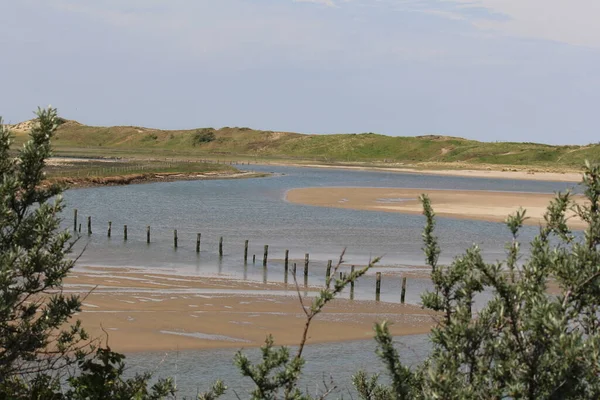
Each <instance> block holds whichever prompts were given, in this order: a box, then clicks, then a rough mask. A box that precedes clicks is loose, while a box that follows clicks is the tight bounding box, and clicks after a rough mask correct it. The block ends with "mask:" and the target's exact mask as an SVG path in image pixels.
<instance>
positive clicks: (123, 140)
mask: <svg viewBox="0 0 600 400" xmlns="http://www.w3.org/2000/svg"><path fill="white" fill-rule="evenodd" d="M195 132H196V129H193V130H172V131H168V130H158V129H150V128H142V127H133V126H118V127H93V126H86V125H82V124H80V123H78V122H75V121H66V122H65V123H63V124H62V125H61V126H60V127H59V128H58V130H57V134H56V139H55V141H54V147H55V152H56V154H58V155H77V156H90V157H97V156H99V155H103V156H106V155H110V156H114V157H135V158H153V159H156V158H161V157H170V158H174V159H178V158H179V159H183V158H190V159H201V158H210V159H213V160H214V159H218V158H220V159H235V160H252V159H255V160H256V159H261V160H288V161H289V160H296V161H312V162H321V163H365V162H369V163H388V164H389V163H396V164H420V163H424V164H427V163H433V164H440V163H441V164H446V163H448V164H468V165H469V166H472V167H475V168H477V167H481V166H485V165H492V166H506V165H510V166H522V167H536V168H549V169H557V168H562V169H579V168H580V167H581V166H582V165H583V162H584V160H586V159H588V160H589V161H591V162H600V145H596V144H594V145H588V146H550V145H544V144H536V143H512V142H497V143H487V142H478V141H474V140H466V139H461V138H454V137H444V136H422V137H391V136H385V135H379V134H373V133H364V134H334V135H305V134H299V133H290V132H273V131H260V130H253V129H249V128H237V127H235V128H231V127H225V128H221V129H216V130H214V133H215V140H213V141H212V142H209V143H198V144H194V143H193V135H194V133H195ZM26 136H27V134H26V133H24V132H17V133H16V136H15V144H16V145H19V144H20V143H23V142H24V141H25V140H26Z"/></svg>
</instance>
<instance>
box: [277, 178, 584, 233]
mask: <svg viewBox="0 0 600 400" xmlns="http://www.w3.org/2000/svg"><path fill="white" fill-rule="evenodd" d="M423 193H425V194H427V195H429V197H430V199H431V203H432V206H433V208H434V211H435V212H436V214H437V215H439V216H443V217H451V218H462V219H474V220H481V221H491V222H502V221H505V219H506V217H507V215H509V214H511V213H514V212H516V211H517V210H518V209H519V208H524V209H526V210H527V214H526V216H527V217H528V219H527V221H526V223H527V224H530V225H538V224H540V223H542V222H543V215H544V213H545V211H546V208H547V206H548V203H549V202H550V201H551V200H552V199H553V198H554V195H553V194H543V193H516V192H492V191H468V190H460V191H458V190H457V191H454V190H432V189H401V188H398V189H395V188H354V187H352V188H343V187H332V188H300V189H292V190H289V191H288V192H287V194H286V199H287V201H289V202H291V203H296V204H305V205H311V206H321V207H336V208H348V209H356V210H371V211H386V212H399V213H406V214H421V213H422V212H423V207H422V205H421V203H420V201H419V196H420V195H421V194H423ZM576 198H577V201H582V198H581V196H576ZM569 225H570V226H571V227H572V228H576V229H578V228H582V227H584V226H585V225H584V224H583V222H582V221H581V220H580V219H578V218H577V217H574V216H572V215H571V216H570V219H569Z"/></svg>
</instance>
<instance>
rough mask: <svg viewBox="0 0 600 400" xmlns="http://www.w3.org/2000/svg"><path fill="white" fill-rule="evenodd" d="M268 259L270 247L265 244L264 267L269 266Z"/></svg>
mask: <svg viewBox="0 0 600 400" xmlns="http://www.w3.org/2000/svg"><path fill="white" fill-rule="evenodd" d="M268 258H269V245H268V244H265V253H264V254H263V267H266V266H267V259H268Z"/></svg>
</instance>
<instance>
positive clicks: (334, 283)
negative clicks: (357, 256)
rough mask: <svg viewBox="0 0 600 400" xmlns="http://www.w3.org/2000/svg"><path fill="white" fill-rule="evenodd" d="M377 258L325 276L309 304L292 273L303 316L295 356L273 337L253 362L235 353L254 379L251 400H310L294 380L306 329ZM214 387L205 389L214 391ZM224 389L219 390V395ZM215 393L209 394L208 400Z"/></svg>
mask: <svg viewBox="0 0 600 400" xmlns="http://www.w3.org/2000/svg"><path fill="white" fill-rule="evenodd" d="M344 254H345V252H342V254H341V256H340V258H339V261H338V263H337V264H336V266H335V267H334V269H333V271H332V274H331V276H333V277H335V276H337V274H338V271H339V268H340V266H341V265H342V263H343V262H344V260H343V258H344ZM379 260H380V259H379V258H376V259H374V260H373V261H371V262H370V263H369V265H367V266H366V267H364V268H362V269H360V270H357V271H355V272H353V273H351V274H347V275H346V274H344V275H343V276H342V278H341V279H336V278H333V277H332V278H328V279H327V281H326V282H325V287H324V288H323V289H321V291H320V292H319V294H318V295H317V297H316V298H315V299H314V300H313V301H312V303H311V304H310V305H305V304H304V299H303V298H302V295H301V294H300V289H299V287H298V282H297V280H296V275H295V274H294V275H293V276H294V282H295V283H296V292H297V293H298V299H299V301H300V305H301V306H302V310H303V312H304V314H305V316H306V322H305V324H304V330H303V332H302V339H301V340H300V345H299V347H298V350H297V351H296V354H295V355H292V354H290V350H289V348H288V347H285V346H284V347H280V348H275V344H274V341H273V337H272V336H271V335H269V336H267V339H266V341H265V345H264V346H263V347H261V352H262V360H261V361H260V362H259V363H257V364H253V363H252V362H251V361H250V360H249V359H248V357H247V356H246V355H245V354H244V353H243V352H241V351H240V352H238V353H237V354H236V355H235V359H234V362H235V364H236V365H237V366H238V368H239V369H240V371H241V373H242V375H243V376H244V377H248V378H250V379H252V381H253V382H254V386H255V387H254V390H253V391H252V393H251V396H250V398H251V399H253V400H275V399H285V400H311V399H313V398H314V397H312V396H310V395H308V394H306V393H303V392H302V391H301V390H300V389H299V388H298V381H299V379H300V377H301V375H302V368H303V366H304V358H303V357H302V354H303V351H304V347H305V345H306V340H307V338H308V331H309V329H310V326H311V323H312V321H313V320H314V318H315V317H316V316H317V315H319V314H320V313H321V312H322V311H323V308H324V307H325V306H326V305H327V304H328V303H329V302H331V301H332V300H333V299H335V297H336V296H337V295H338V294H340V293H341V292H342V291H343V290H344V288H345V287H346V286H348V285H349V284H350V283H351V282H354V281H356V280H357V279H358V278H360V277H361V276H363V275H364V274H365V273H367V271H368V270H369V269H371V268H372V267H373V266H374V265H375V264H377V263H378V262H379ZM216 386H218V387H221V388H223V385H222V383H221V382H217V384H216ZM335 388H336V386H335V384H334V383H333V382H330V383H327V382H323V390H322V392H321V393H320V395H319V396H318V397H316V399H324V398H326V397H327V396H328V395H329V394H330V393H331V392H332V391H333V390H334V389H335ZM214 392H215V391H214V389H213V390H212V391H211V392H209V393H211V394H214ZM223 393H224V390H223V391H221V392H220V393H219V395H221V394H223ZM216 397H218V396H214V397H211V399H213V398H216ZM238 398H239V396H238Z"/></svg>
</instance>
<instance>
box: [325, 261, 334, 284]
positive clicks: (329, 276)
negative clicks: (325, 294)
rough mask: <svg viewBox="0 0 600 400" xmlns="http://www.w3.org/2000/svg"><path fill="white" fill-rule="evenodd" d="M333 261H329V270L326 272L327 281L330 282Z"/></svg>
mask: <svg viewBox="0 0 600 400" xmlns="http://www.w3.org/2000/svg"><path fill="white" fill-rule="evenodd" d="M332 262H333V261H331V260H329V261H327V272H326V273H325V283H328V282H329V280H330V279H331V264H332Z"/></svg>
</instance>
